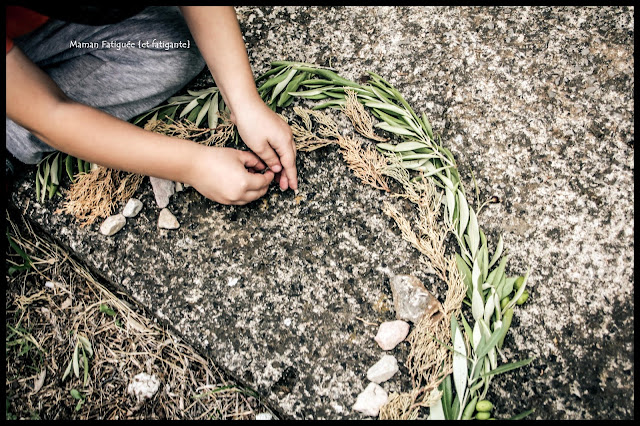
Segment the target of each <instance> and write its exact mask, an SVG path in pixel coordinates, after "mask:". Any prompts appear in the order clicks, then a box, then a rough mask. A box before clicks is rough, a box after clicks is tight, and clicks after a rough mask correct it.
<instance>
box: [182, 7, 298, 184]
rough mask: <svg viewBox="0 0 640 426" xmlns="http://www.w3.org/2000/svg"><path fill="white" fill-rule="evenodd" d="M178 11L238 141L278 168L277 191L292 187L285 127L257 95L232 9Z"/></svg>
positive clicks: (293, 166) (292, 169)
mask: <svg viewBox="0 0 640 426" xmlns="http://www.w3.org/2000/svg"><path fill="white" fill-rule="evenodd" d="M181 10H182V14H183V15H184V18H185V20H186V21H187V24H188V25H189V29H190V30H191V34H192V35H193V38H194V39H195V41H196V43H197V44H198V49H200V53H201V54H202V56H203V58H204V60H205V61H206V62H207V65H208V66H209V70H210V71H211V74H212V75H213V78H214V80H215V82H216V85H217V86H218V87H219V88H220V92H221V93H222V96H223V98H224V100H225V102H226V104H227V105H228V106H229V109H230V110H231V113H232V114H231V120H232V121H233V122H234V123H235V124H236V126H237V127H238V132H239V133H240V136H242V140H244V142H245V143H246V144H247V146H248V147H249V148H251V150H253V152H255V153H256V154H258V156H259V157H260V158H261V159H262V160H263V161H264V162H265V163H266V164H267V166H269V168H270V169H271V170H273V171H274V172H276V173H278V172H280V171H282V173H281V174H280V177H279V179H280V180H279V183H280V188H281V189H283V190H284V189H287V188H291V189H297V188H298V176H297V171H296V164H295V159H296V149H295V144H294V142H293V137H292V134H291V128H290V127H289V126H288V125H287V124H286V123H285V122H284V121H283V120H282V119H281V118H280V117H278V115H277V114H276V113H274V112H273V111H271V110H270V109H269V108H268V107H267V106H266V105H265V103H264V102H263V101H262V99H261V98H260V96H259V95H258V91H257V90H256V86H255V81H254V77H253V74H252V71H251V67H250V65H249V58H248V57H247V51H246V49H245V46H244V41H243V39H242V34H241V32H240V26H239V25H238V20H237V18H236V13H235V10H234V8H233V7H231V6H223V7H217V6H215V7H214V6H182V7H181Z"/></svg>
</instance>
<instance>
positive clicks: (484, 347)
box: [476, 321, 502, 358]
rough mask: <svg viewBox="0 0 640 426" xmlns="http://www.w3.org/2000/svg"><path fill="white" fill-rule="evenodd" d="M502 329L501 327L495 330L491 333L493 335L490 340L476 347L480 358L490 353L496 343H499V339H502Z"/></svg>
mask: <svg viewBox="0 0 640 426" xmlns="http://www.w3.org/2000/svg"><path fill="white" fill-rule="evenodd" d="M483 322H484V321H483ZM501 331H502V329H501V328H499V329H497V330H495V331H494V332H493V333H492V334H491V337H490V338H489V339H488V340H486V341H485V342H482V343H481V344H480V345H478V347H477V348H476V356H477V357H478V358H483V357H484V356H485V355H487V354H488V353H489V351H490V350H491V349H493V348H495V347H496V345H497V344H498V341H499V340H500V333H501Z"/></svg>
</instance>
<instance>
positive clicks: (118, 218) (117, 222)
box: [100, 214, 127, 236]
mask: <svg viewBox="0 0 640 426" xmlns="http://www.w3.org/2000/svg"><path fill="white" fill-rule="evenodd" d="M126 223H127V218H126V217H124V216H123V215H122V214H116V215H113V216H109V217H108V218H106V219H105V220H104V222H102V225H100V233H101V234H102V235H106V236H111V235H113V234H115V233H116V232H118V231H119V230H121V229H122V227H124V225H125V224H126Z"/></svg>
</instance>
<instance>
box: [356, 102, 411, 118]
mask: <svg viewBox="0 0 640 426" xmlns="http://www.w3.org/2000/svg"><path fill="white" fill-rule="evenodd" d="M364 105H365V106H366V107H368V108H376V109H381V110H384V111H388V112H393V113H395V114H398V115H399V116H401V117H404V116H407V115H409V113H408V112H407V111H405V110H403V109H402V108H400V107H397V106H395V105H391V104H387V103H384V102H366V103H365V104H364Z"/></svg>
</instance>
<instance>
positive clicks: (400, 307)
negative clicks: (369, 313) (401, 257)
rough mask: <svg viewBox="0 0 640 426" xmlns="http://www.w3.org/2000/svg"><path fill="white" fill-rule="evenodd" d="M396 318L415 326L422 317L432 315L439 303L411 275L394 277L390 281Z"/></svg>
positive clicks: (438, 307)
mask: <svg viewBox="0 0 640 426" xmlns="http://www.w3.org/2000/svg"><path fill="white" fill-rule="evenodd" d="M391 292H392V293H393V304H394V307H395V310H396V318H398V319H399V320H405V321H410V322H412V323H414V324H416V323H417V322H418V321H419V320H420V318H422V316H423V315H425V314H428V315H434V314H437V313H438V312H439V310H440V302H438V299H436V298H435V297H434V296H433V295H432V294H431V293H430V292H429V291H428V290H427V289H426V288H424V285H423V284H422V282H420V280H419V279H418V278H416V277H414V276H413V275H396V276H394V277H393V278H392V279H391Z"/></svg>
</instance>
